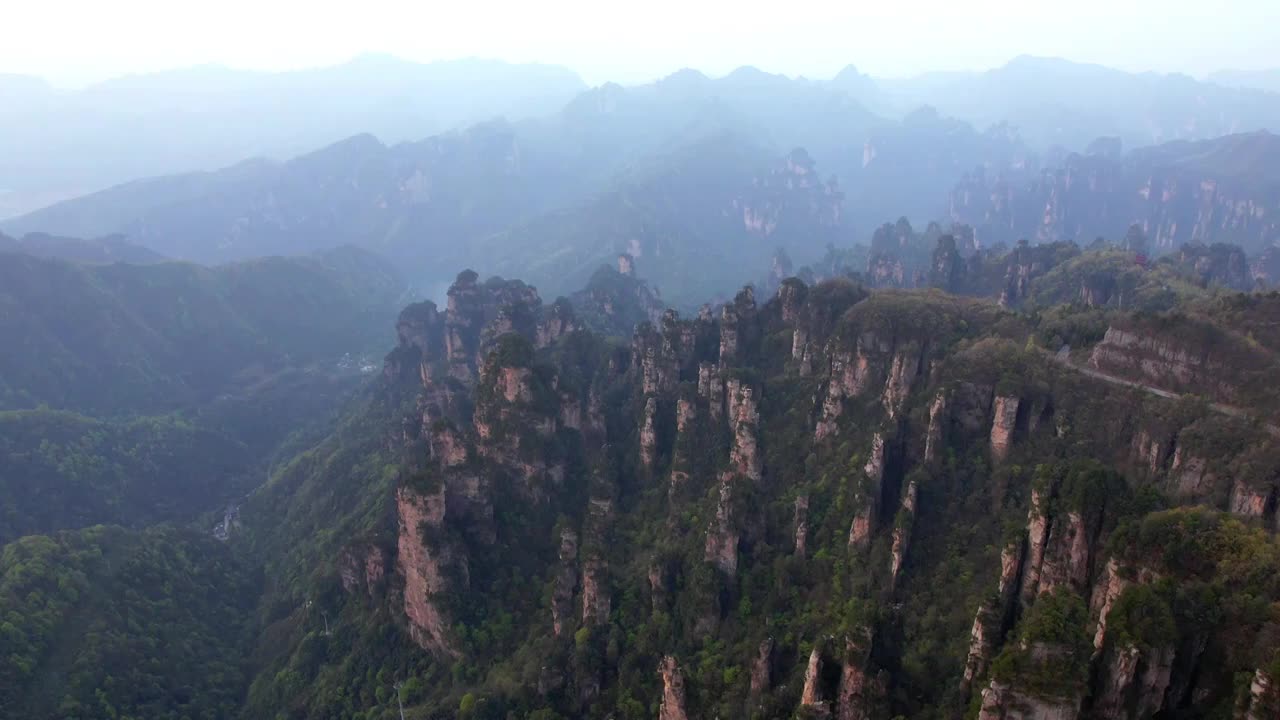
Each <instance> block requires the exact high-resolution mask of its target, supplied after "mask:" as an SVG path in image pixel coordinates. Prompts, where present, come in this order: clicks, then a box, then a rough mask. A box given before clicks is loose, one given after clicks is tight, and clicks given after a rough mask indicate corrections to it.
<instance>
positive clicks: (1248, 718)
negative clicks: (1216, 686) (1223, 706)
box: [1237, 668, 1280, 720]
mask: <svg viewBox="0 0 1280 720" xmlns="http://www.w3.org/2000/svg"><path fill="white" fill-rule="evenodd" d="M1237 717H1238V718H1241V719H1242V720H1272V719H1274V718H1277V717H1280V685H1277V682H1276V678H1275V677H1273V676H1272V675H1271V673H1269V672H1267V671H1266V670H1264V669H1263V668H1258V670H1257V671H1256V672H1254V674H1253V679H1252V680H1251V681H1250V682H1249V698H1248V700H1247V702H1246V704H1245V707H1244V708H1243V710H1242V712H1241V713H1239V714H1238V715H1237Z"/></svg>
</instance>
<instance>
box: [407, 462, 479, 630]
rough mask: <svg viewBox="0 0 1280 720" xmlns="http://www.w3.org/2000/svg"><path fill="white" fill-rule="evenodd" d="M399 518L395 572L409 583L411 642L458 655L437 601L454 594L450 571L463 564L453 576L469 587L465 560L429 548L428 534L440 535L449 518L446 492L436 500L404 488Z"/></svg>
mask: <svg viewBox="0 0 1280 720" xmlns="http://www.w3.org/2000/svg"><path fill="white" fill-rule="evenodd" d="M396 510H397V514H398V516H399V534H398V540H397V556H396V566H397V567H396V569H397V570H398V571H399V573H400V575H401V576H403V578H404V613H405V616H406V617H407V618H408V620H409V637H411V638H412V639H413V641H414V642H416V643H417V644H418V645H419V646H421V647H422V648H423V649H424V650H427V651H429V652H433V653H438V654H453V653H454V650H453V647H452V644H451V642H450V639H449V627H450V624H449V622H448V620H447V618H445V616H444V614H443V612H442V611H441V610H440V608H439V605H438V603H437V597H438V596H439V595H441V594H443V593H445V592H447V591H448V590H449V584H448V580H447V579H446V567H447V566H448V565H450V564H451V563H458V566H459V567H460V569H461V570H462V572H460V573H453V576H454V577H461V578H463V580H464V581H465V578H466V572H465V568H466V564H465V558H455V557H453V553H452V552H451V551H450V550H449V549H448V548H447V547H443V546H438V545H436V544H435V543H429V542H428V540H427V539H426V538H425V537H424V536H423V530H426V529H439V528H440V527H441V526H442V525H443V524H444V518H445V492H444V488H443V487H441V488H440V490H439V491H438V492H436V493H433V494H428V495H423V494H421V493H418V492H415V491H413V490H409V489H408V488H403V487H402V488H400V489H399V490H398V491H397V492H396Z"/></svg>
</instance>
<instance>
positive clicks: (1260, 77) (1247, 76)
mask: <svg viewBox="0 0 1280 720" xmlns="http://www.w3.org/2000/svg"><path fill="white" fill-rule="evenodd" d="M1207 79H1208V80H1209V82H1214V83H1217V84H1219V85H1226V86H1227V87H1235V88H1253V89H1254V90H1266V91H1267V92H1273V93H1280V68H1277V69H1274V70H1219V71H1218V72H1215V73H1212V74H1211V75H1209V77H1208V78H1207Z"/></svg>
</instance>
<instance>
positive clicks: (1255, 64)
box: [0, 0, 1280, 85]
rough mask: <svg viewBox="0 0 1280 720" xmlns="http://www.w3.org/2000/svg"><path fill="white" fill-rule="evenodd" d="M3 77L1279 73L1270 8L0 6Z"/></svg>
mask: <svg viewBox="0 0 1280 720" xmlns="http://www.w3.org/2000/svg"><path fill="white" fill-rule="evenodd" d="M4 5H5V7H4V10H3V13H0V16H2V17H3V26H4V33H3V40H2V41H0V72H15V73H26V74H34V75H42V76H44V77H46V78H48V79H50V80H51V81H53V82H54V83H55V84H60V85H74V84H81V83H84V82H88V81H92V80H96V79H101V78H104V77H109V76H113V75H119V74H123V73H128V72H139V71H147V70H156V69H166V68H173V67H183V66H190V65H196V64H205V63H219V64H225V65H230V66H233V67H243V68H259V69H288V68H297V67H308V66H316V65H327V64H334V63H338V62H342V61H344V60H347V59H349V58H350V57H352V56H354V55H357V54H359V53H362V52H385V53H391V54H395V55H398V56H401V57H404V58H409V59H413V60H421V61H429V60H436V59H447V58H458V57H493V58H501V59H505V60H511V61H540V62H550V63H559V64H564V65H568V66H570V67H572V68H573V69H575V70H577V71H578V72H579V73H580V74H581V75H582V76H583V77H584V78H585V79H586V80H587V81H588V82H590V83H593V84H594V83H599V82H603V81H605V80H619V81H623V82H635V81H642V80H648V79H651V78H654V77H658V76H661V75H663V74H666V73H668V72H671V71H672V70H675V69H678V68H681V67H696V68H699V69H701V70H703V71H705V72H707V73H709V74H712V75H716V74H722V73H724V72H727V71H728V70H730V69H732V68H734V67H736V66H739V65H744V64H751V65H755V66H757V67H760V68H762V69H764V70H769V71H772V72H781V73H786V74H788V75H808V76H810V77H827V76H830V75H832V74H834V73H835V72H836V71H837V70H839V69H840V68H841V67H843V66H845V65H847V64H849V63H853V64H855V65H857V66H858V67H859V68H860V69H862V70H863V71H864V72H869V73H871V74H875V75H907V74H912V73H916V72H921V71H924V70H934V69H946V70H951V69H984V68H987V67H992V66H995V65H1000V64H1003V63H1004V62H1005V61H1007V60H1008V59H1009V58H1011V57H1013V56H1015V55H1019V54H1023V53H1029V54H1035V55H1053V56H1060V57H1066V58H1069V59H1072V60H1077V61H1083V62H1097V63H1102V64H1105V65H1112V66H1115V67H1120V68H1123V69H1127V70H1159V71H1164V72H1175V71H1176V72H1185V73H1189V74H1193V75H1202V74H1204V73H1206V72H1209V71H1212V70H1216V69H1221V68H1226V67H1233V68H1244V69H1260V68H1269V67H1280V43H1278V42H1276V38H1277V37H1280V0H1215V1H1213V2H1207V1H1206V0H1128V1H1126V0H1053V1H1052V2H1049V1H1048V0H1018V1H1017V2H1007V1H996V0H874V1H873V2H858V1H857V0H833V1H831V2H814V1H812V0H771V1H769V2H759V1H757V0H629V1H628V2H625V3H616V2H607V1H605V0H524V1H522V2H512V1H505V2H497V1H495V0H456V1H454V2H439V1H438V0H417V1H416V2H413V1H407V0H342V1H341V2H331V1H330V0H216V1H215V0H201V1H200V2H189V1H188V0H112V1H111V2H102V1H101V0H41V1H40V2H24V1H23V0H11V1H10V2H5V3H4Z"/></svg>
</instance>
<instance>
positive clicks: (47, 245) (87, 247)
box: [0, 233, 165, 265]
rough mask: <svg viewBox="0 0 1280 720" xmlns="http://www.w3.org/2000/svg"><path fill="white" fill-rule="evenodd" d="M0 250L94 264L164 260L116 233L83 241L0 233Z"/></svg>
mask: <svg viewBox="0 0 1280 720" xmlns="http://www.w3.org/2000/svg"><path fill="white" fill-rule="evenodd" d="M0 252H19V253H26V254H27V255H36V256H38V257H49V258H59V259H62V260H69V261H71V262H82V263H96V264H104V263H105V264H110V263H116V262H123V263H130V264H133V265H146V264H149V263H157V262H161V261H163V260H164V259H165V257H164V256H163V255H161V254H160V253H158V252H155V251H154V250H151V249H149V248H145V247H143V246H141V245H135V244H133V243H131V242H129V241H127V240H125V239H124V237H123V236H120V235H109V236H107V237H101V238H96V239H93V240H85V239H83V238H74V237H59V236H55V235H48V234H46V233H28V234H27V235H24V236H23V237H22V239H21V240H15V239H14V238H11V237H9V236H7V235H5V234H3V233H0Z"/></svg>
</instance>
